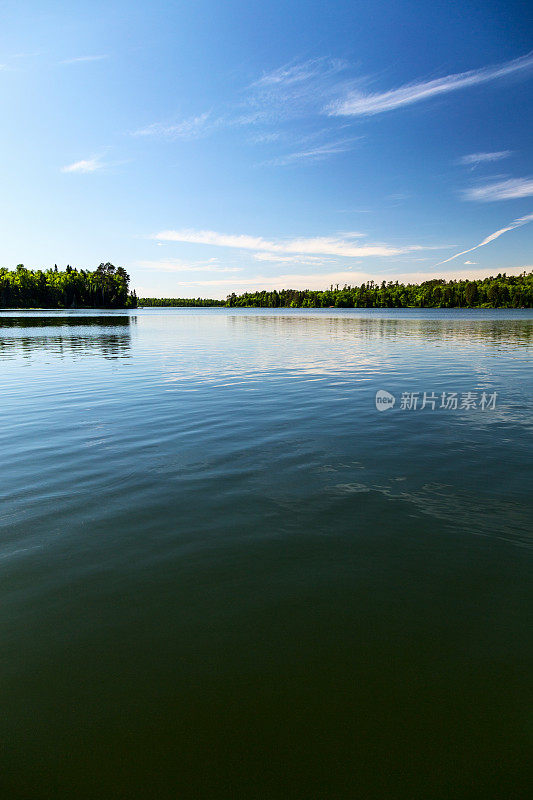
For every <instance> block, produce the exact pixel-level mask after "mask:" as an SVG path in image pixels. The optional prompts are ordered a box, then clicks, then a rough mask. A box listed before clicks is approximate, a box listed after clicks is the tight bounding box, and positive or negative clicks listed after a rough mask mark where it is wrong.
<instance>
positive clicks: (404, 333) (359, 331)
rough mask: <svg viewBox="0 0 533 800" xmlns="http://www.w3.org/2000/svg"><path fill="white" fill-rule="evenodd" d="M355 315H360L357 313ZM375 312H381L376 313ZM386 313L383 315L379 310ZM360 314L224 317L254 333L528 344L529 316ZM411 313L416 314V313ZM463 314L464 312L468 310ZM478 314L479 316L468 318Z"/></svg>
mask: <svg viewBox="0 0 533 800" xmlns="http://www.w3.org/2000/svg"><path fill="white" fill-rule="evenodd" d="M359 313H360V312H359ZM378 313H380V312H378ZM381 313H386V312H381ZM381 313H380V316H378V314H376V315H375V316H374V315H372V316H365V317H363V316H359V314H358V313H357V312H355V313H354V312H349V311H348V312H337V313H336V314H335V313H332V312H320V311H318V312H310V313H305V312H303V313H288V314H287V313H285V314H284V313H283V312H277V313H272V312H269V311H266V312H261V311H260V312H258V313H255V314H249V313H244V314H243V313H239V312H237V313H235V314H232V315H228V317H227V319H228V323H229V324H230V325H232V326H245V325H246V326H248V327H249V328H252V329H255V331H256V332H257V334H258V335H261V334H262V335H270V334H272V335H274V336H277V335H280V336H291V337H292V336H294V337H299V336H302V337H305V336H308V335H312V334H313V333H316V334H321V335H324V334H325V333H326V334H327V335H329V336H331V337H333V338H341V339H343V340H346V339H362V340H368V339H376V338H377V339H395V338H402V339H413V340H418V341H420V340H421V341H431V342H437V341H439V340H440V341H442V342H443V343H444V342H449V343H456V344H459V343H461V342H463V343H465V344H467V343H470V344H472V343H479V344H483V343H484V344H487V345H495V346H502V345H503V346H504V345H506V344H510V345H511V344H512V346H516V345H518V346H520V345H524V346H527V345H529V344H531V342H532V340H533V318H523V319H519V318H517V317H515V316H513V317H511V316H509V317H507V318H502V319H483V318H482V317H481V315H482V314H483V313H484V312H483V311H480V312H470V314H469V316H468V317H466V316H464V317H463V316H459V315H457V316H455V315H454V316H453V318H452V317H448V318H446V317H445V316H444V315H445V314H447V312H446V311H442V312H439V311H436V312H434V314H442V315H443V318H442V319H435V317H434V316H433V317H417V318H413V317H409V316H408V315H409V314H410V312H406V315H405V317H404V318H401V317H395V318H390V317H386V316H381ZM415 313H416V312H415ZM467 313H468V312H467ZM475 313H479V318H474V317H473V314H475Z"/></svg>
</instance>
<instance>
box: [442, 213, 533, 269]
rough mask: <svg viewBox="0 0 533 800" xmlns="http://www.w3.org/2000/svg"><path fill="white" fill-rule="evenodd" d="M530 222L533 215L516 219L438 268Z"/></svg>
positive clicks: (446, 260)
mask: <svg viewBox="0 0 533 800" xmlns="http://www.w3.org/2000/svg"><path fill="white" fill-rule="evenodd" d="M528 222H533V214H526V216H525V217H519V218H518V219H515V220H514V222H511V223H510V224H509V225H508V226H507V227H506V228H500V230H499V231H495V232H494V233H491V234H490V236H487V237H486V239H483V241H482V242H480V243H479V244H476V246H475V247H470V249H469V250H462V251H461V252H460V253H456V254H455V255H454V256H450V258H446V259H445V260H444V261H439V263H438V264H435V266H436V267H440V266H441V264H447V263H448V261H453V260H454V258H459V256H466V254H467V253H471V252H472V251H473V250H477V249H478V247H483V246H484V245H486V244H490V243H491V242H493V241H494V240H495V239H498V237H499V236H501V235H502V234H503V233H507V231H512V230H514V229H515V228H520V227H521V226H522V225H527V223H528Z"/></svg>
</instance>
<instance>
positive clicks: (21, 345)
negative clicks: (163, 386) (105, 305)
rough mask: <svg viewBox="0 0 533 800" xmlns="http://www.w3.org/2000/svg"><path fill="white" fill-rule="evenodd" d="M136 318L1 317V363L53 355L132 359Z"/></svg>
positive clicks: (127, 316)
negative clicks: (4, 359) (19, 358)
mask: <svg viewBox="0 0 533 800" xmlns="http://www.w3.org/2000/svg"><path fill="white" fill-rule="evenodd" d="M136 322H137V318H136V316H129V315H127V314H123V315H106V316H103V315H101V316H89V315H79V316H74V315H64V316H56V315H53V316H52V315H41V316H38V317H37V316H29V315H25V314H21V315H20V316H19V315H5V316H4V315H0V359H3V358H9V359H11V358H16V357H18V356H22V357H23V358H29V357H32V356H33V355H37V354H38V355H42V354H43V353H46V354H53V355H54V356H57V357H59V358H64V357H66V356H70V357H74V358H76V357H85V356H88V355H98V356H102V357H103V358H105V359H116V358H128V357H129V356H130V350H131V325H134V324H136Z"/></svg>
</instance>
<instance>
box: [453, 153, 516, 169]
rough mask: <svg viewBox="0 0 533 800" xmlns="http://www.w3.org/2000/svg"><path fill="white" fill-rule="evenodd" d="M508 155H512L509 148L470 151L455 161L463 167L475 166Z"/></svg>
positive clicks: (499, 159) (507, 156)
mask: <svg viewBox="0 0 533 800" xmlns="http://www.w3.org/2000/svg"><path fill="white" fill-rule="evenodd" d="M510 155H512V151H511V150H499V151H497V152H495V153H470V154H469V155H466V156H461V158H459V159H458V160H457V163H458V164H461V165H463V166H465V167H469V166H470V167H477V166H478V164H485V163H488V162H493V161H501V160H502V158H509V156H510Z"/></svg>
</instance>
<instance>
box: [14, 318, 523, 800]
mask: <svg viewBox="0 0 533 800" xmlns="http://www.w3.org/2000/svg"><path fill="white" fill-rule="evenodd" d="M532 357H533V312H531V311H481V310H478V311H453V310H452V311H444V310H443V311H429V310H428V311H423V310H421V311H416V310H409V311H394V310H390V311H377V310H376V311H366V310H345V311H344V310H339V311H337V310H326V311H311V310H310V311H304V310H294V311H292V310H287V311H285V310H283V311H270V310H249V309H237V310H234V309H172V310H165V309H146V310H139V311H135V312H131V313H128V314H126V313H119V312H79V311H72V312H35V311H32V312H29V311H26V312H20V311H19V312H17V311H12V312H3V313H1V314H0V407H1V416H0V443H1V450H0V452H1V455H2V479H1V481H0V534H1V537H0V573H1V580H0V601H1V602H0V633H1V656H0V659H1V660H0V677H1V684H2V716H1V721H0V729H1V733H2V755H1V764H0V787H1V790H2V793H3V795H2V796H3V797H6V798H25V800H41V798H50V799H53V800H63V798H69V800H70V799H72V800H75V799H77V798H98V800H107V798H128V799H130V798H151V797H154V798H156V797H165V798H166V797H175V798H187V799H188V798H202V799H203V798H213V800H216V799H217V798H232V800H234V799H237V800H241V799H242V800H254V799H255V798H262V799H263V800H269V799H270V798H289V799H291V798H305V799H306V800H307V798H308V799H309V800H315V799H318V800H320V799H321V798H334V799H335V800H337V799H343V798H358V799H359V798H361V800H368V798H376V799H377V798H379V799H380V800H381V798H408V799H409V800H413V798H424V800H434V798H446V799H447V800H451V799H454V798H484V800H485V799H486V798H518V797H520V798H522V797H526V796H528V794H529V792H528V786H529V788H531V784H529V782H528V778H529V777H530V774H529V766H528V762H529V761H530V758H529V756H530V752H531V751H530V747H531V743H532V742H531V740H532V737H533V715H532V713H531V709H532V706H531V699H532V698H531V668H532V666H533V664H532V655H533V653H532V650H533V648H532V642H531V629H532V628H531V623H532V619H531V609H532V606H533V603H532V600H533V591H532V582H531V533H532V520H533V513H532V511H533V508H532V506H533V498H532V490H531V489H532V473H531V467H532V439H531V434H532V428H533V406H532V390H533V373H532ZM380 389H383V390H386V391H388V392H390V393H392V394H393V395H394V396H395V398H396V403H395V406H394V408H391V409H388V410H386V411H378V410H377V409H376V403H375V395H376V392H377V391H378V390H380ZM417 392H418V393H419V399H418V406H417V408H416V409H414V408H411V409H409V408H402V405H405V404H406V400H405V398H404V401H403V403H402V400H401V397H402V394H403V393H407V396H408V398H409V397H410V396H411V393H417ZM424 392H426V394H427V395H428V396H429V397H430V398H431V393H435V396H436V397H437V400H436V401H435V400H434V401H433V402H434V403H435V408H434V409H432V407H431V406H432V403H431V402H429V401H428V399H427V398H426V407H425V408H424V409H422V408H421V405H422V400H423V393H424ZM443 392H445V393H447V394H446V397H447V396H448V393H451V392H457V393H458V407H457V408H456V409H454V408H453V407H452V408H448V409H443V408H440V404H441V396H442V393H443ZM468 392H472V393H473V394H474V395H475V397H474V400H473V402H474V403H475V405H476V407H475V408H461V401H462V400H463V399H464V398H463V395H465V394H466V393H468ZM483 392H484V393H485V400H484V401H483V404H484V405H485V406H487V404H488V406H489V407H485V408H481V404H482V403H481V398H482V394H483ZM494 392H496V398H494ZM491 397H492V401H491V400H490V398H491ZM470 399H472V397H470ZM410 402H413V400H411V401H410ZM491 402H492V405H493V406H494V407H491ZM465 404H466V405H468V402H467V403H465ZM452 406H453V403H452Z"/></svg>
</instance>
